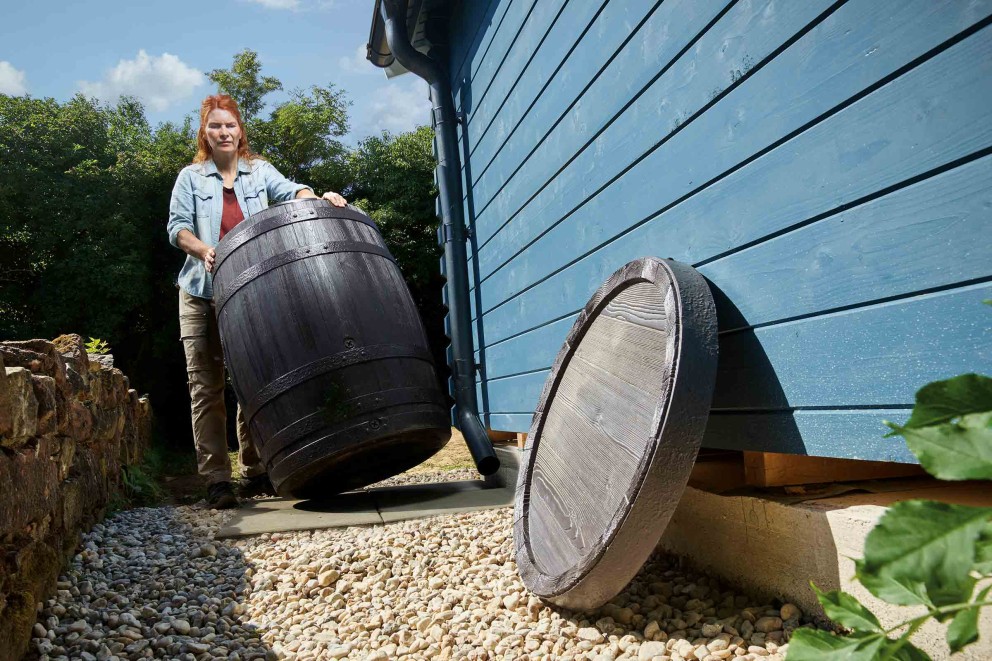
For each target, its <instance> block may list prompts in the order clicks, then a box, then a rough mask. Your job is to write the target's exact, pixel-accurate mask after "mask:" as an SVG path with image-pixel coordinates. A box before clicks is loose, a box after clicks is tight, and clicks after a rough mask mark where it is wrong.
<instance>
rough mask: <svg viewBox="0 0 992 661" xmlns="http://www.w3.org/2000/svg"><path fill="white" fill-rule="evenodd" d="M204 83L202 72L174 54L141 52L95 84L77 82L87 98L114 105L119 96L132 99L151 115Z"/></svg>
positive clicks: (181, 99) (178, 100)
mask: <svg viewBox="0 0 992 661" xmlns="http://www.w3.org/2000/svg"><path fill="white" fill-rule="evenodd" d="M204 83H206V77H205V76H204V75H203V72H201V71H198V70H196V69H194V68H193V67H191V66H188V65H187V64H185V63H184V62H183V61H182V60H180V59H179V58H178V57H176V56H175V55H171V54H169V53H162V54H161V55H159V56H155V55H149V54H148V53H146V52H145V51H144V49H142V50H139V51H138V55H137V57H135V58H134V59H133V60H121V61H120V62H118V63H117V66H116V67H114V68H113V69H111V70H110V71H108V72H107V73H106V75H105V76H104V77H103V80H101V81H99V82H89V81H85V80H81V81H79V89H80V91H82V92H83V93H84V94H86V95H88V96H95V97H96V98H98V99H100V100H102V101H108V102H114V101H116V100H117V99H118V98H119V97H120V96H122V95H130V96H136V97H138V98H139V99H141V101H142V102H143V103H144V104H145V106H146V107H147V108H148V109H149V110H151V111H153V112H161V111H163V110H167V109H168V108H169V107H170V106H172V105H173V104H175V103H178V102H180V101H185V100H186V99H188V98H190V97H191V96H192V95H193V92H194V91H195V90H196V88H197V87H200V86H201V85H203V84H204Z"/></svg>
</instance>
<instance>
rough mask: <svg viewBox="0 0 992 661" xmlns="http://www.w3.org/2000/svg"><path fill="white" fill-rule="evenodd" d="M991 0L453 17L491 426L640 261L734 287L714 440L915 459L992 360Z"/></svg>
mask: <svg viewBox="0 0 992 661" xmlns="http://www.w3.org/2000/svg"><path fill="white" fill-rule="evenodd" d="M990 17H992V0H990V1H985V2H977V1H976V2H964V1H954V2H943V3H935V2H932V1H931V0H904V1H901V2H878V0H848V1H846V2H834V3H830V2H818V1H815V0H809V1H807V2H800V3H796V2H776V1H769V0H754V1H746V0H740V1H738V2H730V3H728V2H726V0H719V1H714V0H681V1H680V0H666V1H665V2H642V1H637V0H630V1H627V2H622V1H620V0H607V1H606V2H600V1H598V0H564V1H559V2H550V1H546V0H491V1H490V2H486V1H485V0H480V1H478V2H472V3H461V5H459V10H458V11H456V13H455V15H454V17H453V19H452V26H451V28H452V32H451V34H452V39H451V41H452V49H451V53H450V57H451V64H452V66H451V70H452V86H453V89H454V91H455V103H456V106H457V109H458V110H459V111H461V112H462V113H464V116H465V118H466V121H465V123H464V124H463V126H462V127H461V131H460V139H461V145H460V146H461V152H462V158H463V163H462V165H463V173H462V174H463V183H464V186H465V193H466V195H465V212H466V218H467V219H468V221H469V224H470V226H471V228H472V236H471V245H470V250H469V253H470V255H471V257H470V264H469V272H470V278H471V281H472V296H471V298H472V306H473V307H472V316H473V318H474V320H475V322H474V331H475V335H476V337H475V339H476V345H475V346H476V348H477V356H478V359H479V362H480V364H481V365H482V366H483V368H482V370H481V378H480V380H479V384H478V391H479V397H480V405H481V406H482V407H483V409H484V418H485V422H486V423H487V424H488V425H489V426H491V427H492V428H494V429H505V430H511V431H527V429H528V427H529V425H530V419H531V414H532V412H533V409H534V407H535V406H536V403H537V400H538V397H539V395H540V392H541V388H542V386H543V383H544V381H545V379H546V378H547V375H548V370H549V368H550V366H551V364H552V362H553V361H554V358H555V355H556V354H557V352H558V350H559V348H560V346H561V342H562V340H563V339H564V337H565V335H566V334H567V332H568V330H569V328H570V327H571V325H572V322H573V321H574V319H575V316H576V314H577V313H578V311H579V310H580V309H581V308H582V307H583V306H584V305H585V303H586V301H587V300H588V299H589V297H590V296H591V295H592V293H593V292H594V291H595V290H596V289H597V288H598V287H599V285H600V284H602V282H603V281H604V280H605V279H606V278H607V277H608V276H609V275H610V274H611V273H612V272H613V271H615V270H616V269H617V268H619V267H620V266H622V265H623V264H625V263H626V262H628V261H630V260H632V259H636V258H639V257H644V256H648V255H652V256H658V257H671V258H673V259H677V260H679V261H682V262H685V263H688V264H692V265H693V266H695V267H696V268H697V269H699V270H700V272H701V273H702V274H703V275H704V276H705V277H706V278H707V279H708V280H709V282H710V284H711V287H712V290H713V293H714V296H715V298H716V302H717V312H718V316H719V328H720V366H719V369H718V377H717V384H716V393H715V396H714V401H713V407H712V411H711V421H710V424H709V426H708V428H707V432H706V436H705V439H704V445H706V446H708V447H716V448H732V449H749V450H763V451H774V452H792V453H802V454H811V455H819V456H835V457H851V458H863V459H882V460H891V461H913V458H912V456H911V455H910V454H909V453H908V452H907V451H906V450H905V448H904V447H903V444H901V443H899V442H894V441H892V440H891V439H884V438H882V436H883V434H884V432H885V428H884V427H883V426H882V424H881V421H882V420H883V419H891V420H897V421H898V420H904V419H905V418H906V417H907V416H908V413H909V409H910V408H911V406H912V402H913V395H914V393H915V391H916V390H917V389H918V388H919V387H920V386H921V385H923V384H924V383H926V382H928V381H931V380H935V379H940V378H947V377H950V376H954V375H956V374H960V373H963V372H970V371H973V372H985V373H988V372H990V371H992V370H990V369H989V368H990V365H992V350H990V349H992V333H989V327H990V326H992V309H990V308H989V307H988V306H984V305H982V301H983V300H984V299H989V298H992V240H990V239H989V237H990V236H992V26H990V23H992V18H990Z"/></svg>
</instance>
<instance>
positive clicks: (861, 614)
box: [811, 584, 882, 633]
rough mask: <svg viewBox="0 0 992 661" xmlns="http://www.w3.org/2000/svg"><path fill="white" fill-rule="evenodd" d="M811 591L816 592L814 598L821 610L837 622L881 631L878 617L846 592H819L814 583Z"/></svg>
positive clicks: (875, 631)
mask: <svg viewBox="0 0 992 661" xmlns="http://www.w3.org/2000/svg"><path fill="white" fill-rule="evenodd" d="M811 585H812V584H811ZM813 591H814V592H816V598H817V600H818V601H819V602H820V605H821V606H823V612H824V613H826V614H827V617H829V618H830V619H831V620H833V621H834V622H836V623H837V624H840V625H842V626H845V627H847V628H848V629H853V630H855V631H870V632H873V633H881V632H882V625H881V624H880V623H879V621H878V618H876V617H875V615H874V614H873V613H872V612H871V611H870V610H868V609H867V608H865V607H864V606H862V605H861V602H859V601H858V600H857V599H855V598H854V597H852V596H851V595H849V594H847V593H846V592H841V591H840V590H833V591H832V592H821V591H820V589H819V588H818V587H816V586H815V585H813Z"/></svg>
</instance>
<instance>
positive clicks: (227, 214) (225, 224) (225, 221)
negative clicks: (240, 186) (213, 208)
mask: <svg viewBox="0 0 992 661" xmlns="http://www.w3.org/2000/svg"><path fill="white" fill-rule="evenodd" d="M244 219H245V215H244V214H243V213H241V205H240V204H238V196H237V195H236V194H235V193H234V189H233V188H224V212H223V214H221V217H220V238H221V239H223V238H224V235H225V234H227V233H228V232H230V231H231V230H233V229H234V226H235V225H237V224H238V223H240V222H241V221H242V220H244Z"/></svg>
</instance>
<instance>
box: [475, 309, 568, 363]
mask: <svg viewBox="0 0 992 661" xmlns="http://www.w3.org/2000/svg"><path fill="white" fill-rule="evenodd" d="M577 316H578V315H574V314H572V315H569V316H567V317H565V318H564V319H560V320H558V321H556V322H554V323H551V324H547V325H545V326H541V327H540V328H536V329H534V330H532V331H529V332H527V333H524V334H523V335H520V336H518V337H515V338H513V339H512V340H507V341H505V342H500V343H499V344H495V345H489V346H487V347H486V376H487V377H488V378H490V379H495V378H498V377H501V376H509V375H511V374H520V373H521V372H529V371H533V370H539V369H547V368H548V367H551V364H552V363H554V360H555V356H557V355H558V350H559V349H560V348H561V344H562V342H564V341H565V336H566V335H568V331H569V330H570V329H571V328H572V324H574V323H575V318H576V317H577Z"/></svg>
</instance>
